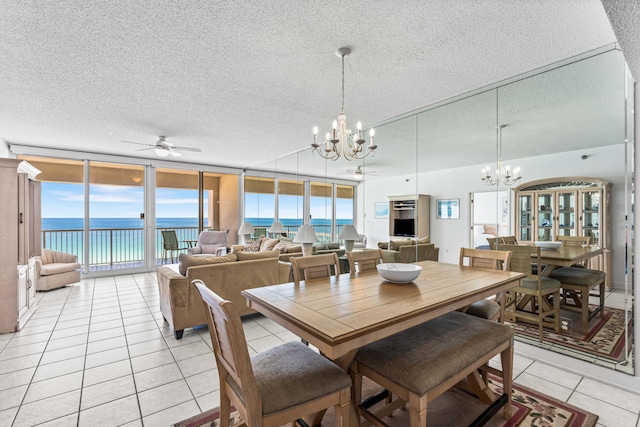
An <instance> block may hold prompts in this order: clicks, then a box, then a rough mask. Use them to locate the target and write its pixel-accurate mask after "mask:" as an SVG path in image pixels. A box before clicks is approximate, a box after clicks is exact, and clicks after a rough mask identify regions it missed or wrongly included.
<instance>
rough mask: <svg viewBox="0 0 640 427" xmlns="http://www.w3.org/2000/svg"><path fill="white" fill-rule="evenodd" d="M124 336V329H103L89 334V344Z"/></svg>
mask: <svg viewBox="0 0 640 427" xmlns="http://www.w3.org/2000/svg"><path fill="white" fill-rule="evenodd" d="M121 335H124V328H123V327H117V328H112V329H105V330H103V331H97V332H89V342H94V341H100V340H106V339H108V338H114V337H119V336H121Z"/></svg>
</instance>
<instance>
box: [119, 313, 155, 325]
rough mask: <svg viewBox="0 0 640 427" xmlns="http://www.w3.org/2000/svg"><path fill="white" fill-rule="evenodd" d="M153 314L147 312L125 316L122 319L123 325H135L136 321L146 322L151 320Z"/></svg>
mask: <svg viewBox="0 0 640 427" xmlns="http://www.w3.org/2000/svg"><path fill="white" fill-rule="evenodd" d="M153 321H154V319H153V316H152V315H151V313H147V314H140V315H137V316H131V317H125V318H124V319H123V322H124V325H125V327H126V326H130V325H135V324H138V323H146V322H153Z"/></svg>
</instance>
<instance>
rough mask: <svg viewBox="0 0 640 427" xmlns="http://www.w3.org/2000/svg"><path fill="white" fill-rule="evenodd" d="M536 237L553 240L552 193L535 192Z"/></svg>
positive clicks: (546, 240)
mask: <svg viewBox="0 0 640 427" xmlns="http://www.w3.org/2000/svg"><path fill="white" fill-rule="evenodd" d="M537 206H538V220H537V222H538V239H537V240H541V241H545V242H549V241H551V240H553V193H537Z"/></svg>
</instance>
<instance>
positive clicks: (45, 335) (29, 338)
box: [5, 332, 51, 348]
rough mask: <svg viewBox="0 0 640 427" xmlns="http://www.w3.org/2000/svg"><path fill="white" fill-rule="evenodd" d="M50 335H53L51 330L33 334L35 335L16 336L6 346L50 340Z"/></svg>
mask: <svg viewBox="0 0 640 427" xmlns="http://www.w3.org/2000/svg"><path fill="white" fill-rule="evenodd" d="M50 337H51V332H42V333H39V334H33V335H23V336H16V337H13V338H12V339H11V340H8V341H7V345H6V347H5V348H11V347H19V346H21V345H27V344H34V343H39V342H43V341H49V338H50Z"/></svg>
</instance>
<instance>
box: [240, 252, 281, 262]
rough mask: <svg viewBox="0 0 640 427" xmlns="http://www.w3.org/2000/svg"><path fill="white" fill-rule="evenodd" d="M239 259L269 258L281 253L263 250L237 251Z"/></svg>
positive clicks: (276, 256)
mask: <svg viewBox="0 0 640 427" xmlns="http://www.w3.org/2000/svg"><path fill="white" fill-rule="evenodd" d="M235 254H236V256H237V257H238V261H249V260H254V259H269V258H278V256H279V255H280V254H279V253H278V251H263V252H236V253H235Z"/></svg>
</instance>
